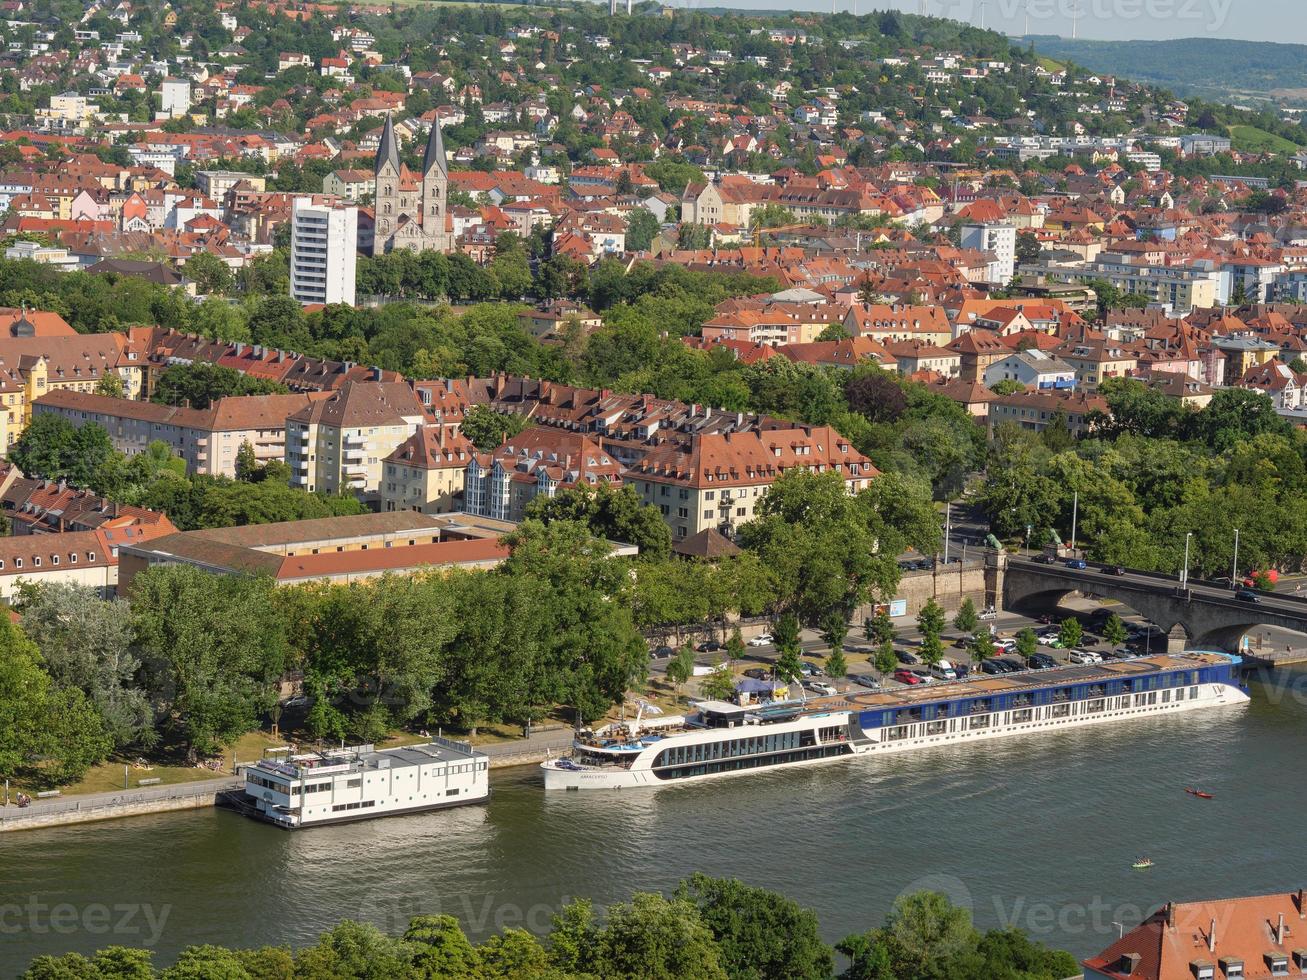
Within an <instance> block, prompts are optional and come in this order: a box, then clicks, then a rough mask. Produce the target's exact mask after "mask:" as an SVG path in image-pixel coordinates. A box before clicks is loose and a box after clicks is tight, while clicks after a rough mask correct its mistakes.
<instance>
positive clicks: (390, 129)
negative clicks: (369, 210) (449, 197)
mask: <svg viewBox="0 0 1307 980" xmlns="http://www.w3.org/2000/svg"><path fill="white" fill-rule="evenodd" d="M373 177H374V178H375V180H374V186H373V188H372V203H373V208H374V213H375V221H374V224H373V239H372V254H373V255H380V254H381V253H383V252H385V251H386V243H387V242H388V241H389V239H390V236H391V234H392V233H393V232H394V231H395V226H396V224H397V223H398V221H399V216H400V186H399V178H400V163H399V141H398V140H396V139H395V126H394V124H393V123H392V122H391V119H390V113H386V124H385V125H384V126H383V127H382V129H381V142H380V143H378V144H377V160H376V164H375V165H374V167H373Z"/></svg>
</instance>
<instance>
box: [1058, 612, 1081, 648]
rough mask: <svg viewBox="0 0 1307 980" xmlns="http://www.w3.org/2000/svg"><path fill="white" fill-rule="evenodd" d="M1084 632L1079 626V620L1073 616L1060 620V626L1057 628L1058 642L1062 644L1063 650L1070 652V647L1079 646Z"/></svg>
mask: <svg viewBox="0 0 1307 980" xmlns="http://www.w3.org/2000/svg"><path fill="white" fill-rule="evenodd" d="M1084 636H1085V630H1084V627H1083V626H1081V625H1080V620H1078V619H1076V618H1075V617H1074V616H1068V617H1067V618H1066V619H1064V620H1062V625H1061V626H1059V627H1058V637H1057V639H1058V642H1059V643H1060V644H1062V647H1063V649H1066V650H1070V649H1071V648H1072V647H1078V646H1080V641H1081V640H1082V639H1084Z"/></svg>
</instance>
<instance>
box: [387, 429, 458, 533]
mask: <svg viewBox="0 0 1307 980" xmlns="http://www.w3.org/2000/svg"><path fill="white" fill-rule="evenodd" d="M475 455H476V447H475V446H473V445H472V442H471V440H469V439H468V438H467V437H466V436H464V435H463V434H462V433H460V432H458V430H457V427H456V426H450V425H443V424H437V425H426V426H423V427H422V428H420V429H418V431H417V432H415V433H413V435H411V436H409V437H408V438H407V439H405V440H404V441H403V442H402V443H400V444H399V446H398V447H397V448H396V449H395V451H394V452H393V453H391V454H390V455H389V456H387V457H386V463H385V472H384V475H383V479H382V483H381V486H380V488H379V490H378V493H377V495H378V498H379V503H380V509H381V510H383V511H385V510H391V511H393V510H414V511H418V512H419V513H423V514H449V513H453V512H454V511H458V510H463V509H464V502H463V480H464V475H465V474H466V472H467V468H468V466H469V464H470V463H471V462H472V458H473V456H475Z"/></svg>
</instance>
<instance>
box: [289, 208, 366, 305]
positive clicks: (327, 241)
mask: <svg viewBox="0 0 1307 980" xmlns="http://www.w3.org/2000/svg"><path fill="white" fill-rule="evenodd" d="M358 216H359V209H358V208H356V207H354V206H353V205H350V204H314V203H313V202H312V200H311V199H310V198H296V199H295V204H294V209H293V210H292V211H291V230H290V295H291V298H292V299H295V300H298V301H299V302H301V303H306V304H307V303H345V304H346V305H349V306H353V305H354V268H355V259H356V257H357V255H358Z"/></svg>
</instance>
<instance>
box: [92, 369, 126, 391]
mask: <svg viewBox="0 0 1307 980" xmlns="http://www.w3.org/2000/svg"><path fill="white" fill-rule="evenodd" d="M95 393H96V394H97V395H103V396H104V397H106V398H122V397H123V395H124V388H123V379H122V375H120V374H118V372H116V371H108V372H106V373H105V374H103V375H102V376H101V377H100V380H99V381H97V382H96V383H95Z"/></svg>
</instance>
